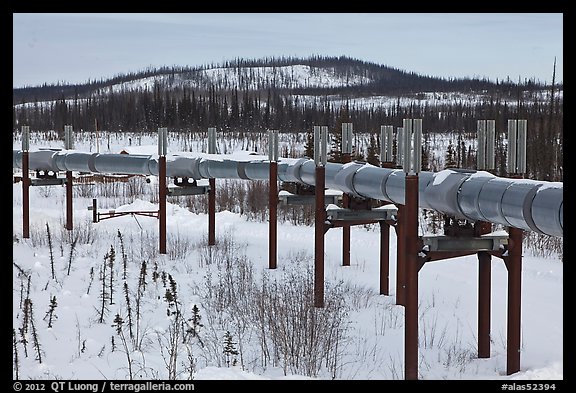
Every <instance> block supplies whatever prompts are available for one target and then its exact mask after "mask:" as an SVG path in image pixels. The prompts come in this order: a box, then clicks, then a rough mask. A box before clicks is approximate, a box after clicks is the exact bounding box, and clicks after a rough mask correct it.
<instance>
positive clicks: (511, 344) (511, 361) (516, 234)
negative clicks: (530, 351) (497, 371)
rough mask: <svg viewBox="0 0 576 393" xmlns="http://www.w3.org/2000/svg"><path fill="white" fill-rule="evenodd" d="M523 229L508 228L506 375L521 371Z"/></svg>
mask: <svg viewBox="0 0 576 393" xmlns="http://www.w3.org/2000/svg"><path fill="white" fill-rule="evenodd" d="M522 234H523V232H522V229H518V228H512V227H509V228H508V237H509V239H510V243H511V244H510V246H511V247H510V248H509V249H508V257H507V259H506V267H507V268H508V326H507V344H506V351H507V358H506V374H507V375H510V374H514V373H516V372H518V371H520V316H521V313H520V312H521V299H522V288H521V281H522Z"/></svg>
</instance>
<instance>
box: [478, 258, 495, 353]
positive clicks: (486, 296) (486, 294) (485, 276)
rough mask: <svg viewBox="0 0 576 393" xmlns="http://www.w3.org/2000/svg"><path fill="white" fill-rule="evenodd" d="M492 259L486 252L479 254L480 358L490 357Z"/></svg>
mask: <svg viewBox="0 0 576 393" xmlns="http://www.w3.org/2000/svg"><path fill="white" fill-rule="evenodd" d="M491 259H492V257H491V256H490V254H488V253H487V252H486V251H480V252H479V253H478V357H479V358H489V357H490V292H491V288H492V286H491V275H492V269H491Z"/></svg>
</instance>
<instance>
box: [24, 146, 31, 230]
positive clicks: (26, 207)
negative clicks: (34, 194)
mask: <svg viewBox="0 0 576 393" xmlns="http://www.w3.org/2000/svg"><path fill="white" fill-rule="evenodd" d="M29 162H30V160H29V155H28V151H27V150H25V151H23V152H22V237H23V238H24V239H28V238H30V175H29V173H28V164H29Z"/></svg>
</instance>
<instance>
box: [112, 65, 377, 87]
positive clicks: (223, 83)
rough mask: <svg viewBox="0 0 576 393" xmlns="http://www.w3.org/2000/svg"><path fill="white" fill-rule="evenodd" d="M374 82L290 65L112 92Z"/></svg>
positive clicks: (165, 78) (162, 79) (167, 79)
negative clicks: (162, 87) (162, 86)
mask: <svg viewBox="0 0 576 393" xmlns="http://www.w3.org/2000/svg"><path fill="white" fill-rule="evenodd" d="M369 82H372V80H371V79H369V78H367V77H363V76H360V75H354V74H349V73H346V74H343V75H337V74H336V73H335V71H334V69H329V68H324V67H311V66H308V65H302V64H299V65H290V66H280V67H228V68H224V67H216V68H208V69H204V70H198V71H194V72H189V73H180V74H176V75H174V76H172V75H161V76H155V77H148V78H144V79H139V80H136V81H133V82H127V83H121V84H116V85H113V86H112V89H113V91H115V92H118V91H122V90H133V89H136V90H137V89H143V90H152V88H153V87H154V84H155V83H159V84H161V85H167V86H169V87H174V86H186V87H191V88H199V87H203V86H206V85H212V86H214V87H215V88H217V89H231V90H232V89H247V90H256V89H268V88H271V87H275V88H278V87H279V88H283V89H296V88H310V87H342V86H357V85H360V84H367V83H369Z"/></svg>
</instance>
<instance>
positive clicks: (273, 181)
mask: <svg viewBox="0 0 576 393" xmlns="http://www.w3.org/2000/svg"><path fill="white" fill-rule="evenodd" d="M269 189H270V192H269V194H268V205H269V206H268V210H269V211H270V221H269V229H268V231H269V234H268V267H269V268H270V269H276V266H277V247H278V234H277V231H278V163H277V162H276V161H271V162H270V187H269Z"/></svg>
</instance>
